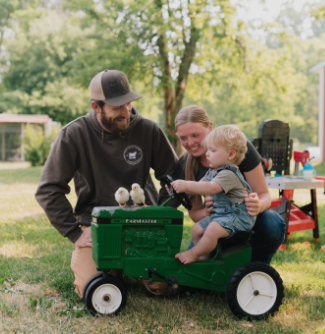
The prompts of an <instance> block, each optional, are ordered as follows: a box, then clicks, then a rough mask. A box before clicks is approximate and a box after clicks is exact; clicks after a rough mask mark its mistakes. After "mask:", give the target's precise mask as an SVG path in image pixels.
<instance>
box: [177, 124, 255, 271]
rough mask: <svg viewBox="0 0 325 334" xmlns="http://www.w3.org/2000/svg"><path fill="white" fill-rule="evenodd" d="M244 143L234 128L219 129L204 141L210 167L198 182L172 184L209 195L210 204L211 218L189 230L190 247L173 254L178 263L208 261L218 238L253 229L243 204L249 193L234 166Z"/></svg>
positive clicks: (237, 169) (187, 190) (186, 190)
mask: <svg viewBox="0 0 325 334" xmlns="http://www.w3.org/2000/svg"><path fill="white" fill-rule="evenodd" d="M246 142H247V139H246V136H245V135H244V134H243V133H242V132H241V131H240V130H239V129H238V127H237V126H235V125H222V126H219V127H218V128H216V129H214V130H213V131H211V132H210V133H209V135H208V136H207V137H206V139H205V144H206V145H207V148H208V150H207V152H206V157H207V161H208V163H209V167H210V169H209V170H208V172H207V173H206V175H205V176H204V177H203V178H202V179H201V180H200V181H199V182H195V181H184V180H176V181H174V182H172V186H173V188H174V189H175V191H176V192H177V193H182V192H184V191H185V192H188V193H190V194H193V195H211V196H212V198H213V201H214V203H213V210H212V212H211V216H209V217H205V218H203V219H202V220H200V221H199V222H198V223H196V224H194V226H193V228H192V238H193V242H194V247H193V248H191V249H189V250H187V251H186V252H183V253H178V254H176V255H175V257H176V258H177V259H179V261H181V262H182V263H184V264H189V263H191V262H194V261H196V260H197V259H199V258H200V259H207V258H209V256H210V255H209V254H210V252H211V251H212V250H213V249H214V248H215V247H216V245H217V243H218V240H219V238H226V237H228V236H230V235H232V234H234V233H235V232H236V231H249V230H251V229H252V227H253V226H254V224H255V220H256V217H252V216H250V215H249V214H248V212H247V209H246V206H245V202H244V200H245V197H246V196H247V195H248V194H249V193H251V191H252V190H251V187H250V186H249V184H248V183H247V182H246V181H245V179H244V177H243V175H242V174H241V172H240V171H239V168H238V167H237V165H239V164H240V163H241V162H242V161H243V159H244V157H245V153H246V151H247V145H246Z"/></svg>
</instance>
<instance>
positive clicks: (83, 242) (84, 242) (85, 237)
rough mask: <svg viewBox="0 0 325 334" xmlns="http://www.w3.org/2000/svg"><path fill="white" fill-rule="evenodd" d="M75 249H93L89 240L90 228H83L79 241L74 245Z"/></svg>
mask: <svg viewBox="0 0 325 334" xmlns="http://www.w3.org/2000/svg"><path fill="white" fill-rule="evenodd" d="M74 244H75V246H76V247H79V248H85V247H90V248H92V247H93V243H92V240H91V228H90V226H89V227H87V228H85V229H84V230H83V232H82V234H81V236H80V237H79V239H78V240H77V241H76V242H75V243H74Z"/></svg>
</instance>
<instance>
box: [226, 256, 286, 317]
mask: <svg viewBox="0 0 325 334" xmlns="http://www.w3.org/2000/svg"><path fill="white" fill-rule="evenodd" d="M283 290H284V287H283V282H282V279H281V277H280V275H279V274H278V272H277V271H276V270H275V269H274V268H272V267H271V266H269V265H268V264H266V263H263V262H250V263H247V264H245V265H243V266H241V267H240V268H239V269H237V270H236V271H235V272H234V274H233V275H232V276H231V277H230V279H229V282H228V286H227V293H226V298H227V301H228V305H229V307H230V309H231V310H232V312H233V313H234V314H235V315H236V316H237V317H238V318H242V317H247V318H248V319H250V320H261V319H264V318H266V317H268V316H269V315H271V316H273V315H274V313H275V312H276V311H278V310H279V307H280V305H281V304H282V300H283V297H284V294H283Z"/></svg>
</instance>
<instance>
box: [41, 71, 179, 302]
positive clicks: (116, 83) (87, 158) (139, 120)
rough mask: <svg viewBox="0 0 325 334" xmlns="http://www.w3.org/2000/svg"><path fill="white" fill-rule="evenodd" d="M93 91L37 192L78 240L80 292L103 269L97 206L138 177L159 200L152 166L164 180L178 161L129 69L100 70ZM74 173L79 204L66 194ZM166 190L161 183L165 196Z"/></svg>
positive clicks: (58, 143)
mask: <svg viewBox="0 0 325 334" xmlns="http://www.w3.org/2000/svg"><path fill="white" fill-rule="evenodd" d="M90 96H91V107H92V110H91V111H90V113H88V114H87V115H86V116H82V117H80V118H78V119H76V120H74V121H72V122H71V123H69V124H67V125H66V126H65V127H64V128H63V129H62V130H61V132H60V134H59V136H58V138H57V139H56V140H55V142H54V144H53V147H52V150H51V153H50V155H49V157H48V159H47V161H46V164H45V166H44V169H43V172H42V175H41V179H40V183H39V186H38V189H37V192H36V195H35V197H36V199H37V201H38V203H39V204H40V205H41V206H42V208H43V209H44V211H45V213H46V214H47V217H48V219H49V220H50V222H51V223H52V225H53V226H54V227H55V228H56V229H57V230H58V231H59V232H60V233H61V234H62V235H63V236H64V237H67V238H68V239H69V240H70V241H71V242H73V243H74V244H75V246H76V247H75V250H74V251H73V254H72V260H71V268H72V270H73V271H74V274H75V282H74V284H75V286H76V292H77V294H78V295H79V296H82V293H83V287H84V285H85V283H86V282H87V280H88V279H89V278H90V277H92V276H93V275H95V274H96V273H98V272H97V270H96V267H95V263H94V261H93V258H92V241H91V231H90V227H89V226H90V222H91V211H92V209H93V207H95V206H116V205H118V204H117V202H116V201H115V198H114V194H115V192H116V190H117V189H118V188H119V187H124V188H127V189H129V190H130V188H131V185H132V184H133V183H138V184H139V185H140V186H141V187H142V188H143V189H144V191H145V196H146V204H149V205H156V204H157V197H158V194H157V191H156V189H155V186H154V184H153V182H152V179H151V177H150V174H149V171H150V168H152V169H153V170H154V171H155V177H156V178H157V179H158V180H161V179H162V178H163V176H164V175H166V174H170V175H171V174H173V172H174V170H175V169H176V165H177V161H178V160H177V156H176V154H175V152H174V150H173V148H172V146H171V145H170V143H169V141H168V139H167V137H166V136H165V134H164V133H163V131H162V130H161V129H160V128H159V126H158V125H157V124H156V123H154V122H153V121H151V120H149V119H146V118H143V117H142V116H141V115H140V114H139V113H138V111H137V110H136V109H135V108H134V107H133V106H132V104H131V102H132V101H134V100H136V99H139V98H141V97H142V96H141V95H140V94H138V93H135V92H133V91H131V89H130V86H129V82H128V79H127V77H126V75H125V74H124V73H122V72H120V71H115V70H105V71H103V72H100V73H98V74H97V75H96V76H95V77H94V78H93V79H92V81H91V83H90ZM72 178H74V183H75V189H76V193H77V197H78V200H77V204H76V206H75V208H74V209H72V207H71V204H70V203H69V201H68V199H67V198H66V195H67V194H68V193H69V192H70V187H69V186H68V184H69V182H70V181H71V179H72ZM164 194H165V195H166V196H167V193H166V192H165V190H164V189H163V188H162V189H161V190H160V201H162V200H163V197H164ZM128 204H132V203H131V202H129V203H128Z"/></svg>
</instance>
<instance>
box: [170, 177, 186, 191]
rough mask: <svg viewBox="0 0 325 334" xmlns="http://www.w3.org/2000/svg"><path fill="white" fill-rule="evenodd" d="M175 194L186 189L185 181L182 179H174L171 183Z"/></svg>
mask: <svg viewBox="0 0 325 334" xmlns="http://www.w3.org/2000/svg"><path fill="white" fill-rule="evenodd" d="M171 185H172V187H173V188H174V189H175V190H176V192H177V194H179V193H183V192H184V191H187V182H186V181H184V180H176V181H173V182H172V183H171Z"/></svg>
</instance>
